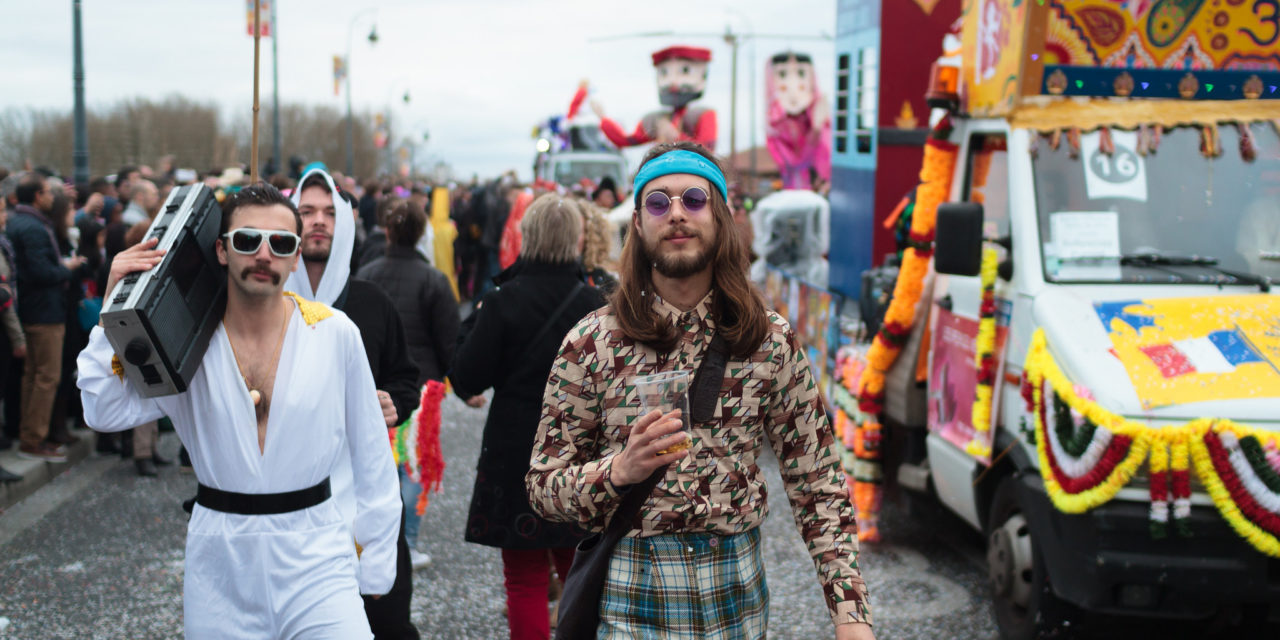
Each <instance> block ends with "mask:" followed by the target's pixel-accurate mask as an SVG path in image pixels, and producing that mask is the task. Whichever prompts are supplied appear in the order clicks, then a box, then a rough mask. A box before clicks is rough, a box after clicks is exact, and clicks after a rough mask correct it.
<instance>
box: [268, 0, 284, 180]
mask: <svg viewBox="0 0 1280 640" xmlns="http://www.w3.org/2000/svg"><path fill="white" fill-rule="evenodd" d="M278 42H280V27H279V26H278V25H277V24H276V3H275V2H272V3H271V164H272V165H274V166H275V170H276V171H280V169H281V167H283V166H284V160H282V159H281V157H280V51H279V48H278V47H277V46H276V44H277V43H278Z"/></svg>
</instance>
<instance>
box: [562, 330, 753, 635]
mask: <svg viewBox="0 0 1280 640" xmlns="http://www.w3.org/2000/svg"><path fill="white" fill-rule="evenodd" d="M727 359H728V354H727V350H726V348H725V341H724V337H723V336H721V335H720V333H719V332H716V335H715V338H713V339H712V340H711V344H710V346H708V347H707V353H706V354H705V355H704V356H703V358H702V363H701V364H700V365H699V366H698V372H697V373H696V374H694V377H693V384H691V385H690V387H689V393H690V395H689V407H690V411H689V413H690V417H691V418H692V419H693V420H692V422H707V421H709V420H711V418H712V417H714V416H715V408H716V399H717V398H718V397H719V395H720V384H721V383H722V382H723V381H724V367H725V363H726V361H727ZM667 466H669V465H664V466H662V467H659V468H658V469H655V470H654V472H653V473H652V474H650V475H649V477H648V478H646V479H645V480H644V481H643V482H640V483H638V484H635V485H632V486H631V487H628V488H627V489H626V495H624V496H623V498H622V504H620V505H618V508H617V509H616V510H615V511H614V512H613V517H612V518H610V519H609V524H608V526H606V527H605V530H604V533H596V534H592V535H590V536H588V537H587V538H585V539H583V540H582V542H579V543H578V548H577V551H576V552H575V553H574V556H573V564H572V565H571V566H570V567H569V575H567V576H565V579H564V590H563V591H562V592H561V594H560V608H559V611H558V614H557V622H556V633H555V640H595V637H596V627H598V626H599V625H600V596H601V594H602V593H604V581H605V578H606V577H607V576H608V574H609V560H610V559H612V558H613V547H614V546H615V545H617V544H618V541H619V540H621V539H622V538H623V537H624V536H626V535H627V532H629V531H630V530H631V529H632V527H633V523H634V522H635V519H636V517H637V516H638V515H639V514H640V507H641V506H643V505H644V503H645V500H647V499H648V498H649V494H651V493H653V488H654V487H656V486H657V485H658V481H659V480H661V479H662V477H663V476H664V475H666V473H667Z"/></svg>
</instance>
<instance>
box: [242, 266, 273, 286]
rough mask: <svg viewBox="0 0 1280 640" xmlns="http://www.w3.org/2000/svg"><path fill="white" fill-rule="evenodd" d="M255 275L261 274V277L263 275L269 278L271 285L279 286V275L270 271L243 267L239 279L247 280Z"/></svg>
mask: <svg viewBox="0 0 1280 640" xmlns="http://www.w3.org/2000/svg"><path fill="white" fill-rule="evenodd" d="M255 273H261V274H262V275H265V276H271V284H273V285H276V284H280V274H278V273H276V272H274V271H272V270H270V269H260V268H258V267H245V269H244V270H243V271H241V272H240V279H241V280H248V279H249V276H251V275H253V274H255Z"/></svg>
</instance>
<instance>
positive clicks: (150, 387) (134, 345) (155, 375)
mask: <svg viewBox="0 0 1280 640" xmlns="http://www.w3.org/2000/svg"><path fill="white" fill-rule="evenodd" d="M221 224H222V208H221V207H220V206H219V205H218V200H217V199H216V198H215V197H214V195H213V192H212V191H210V190H209V188H208V187H206V186H204V185H203V184H194V185H189V186H184V187H178V188H176V189H174V190H173V192H171V193H170V194H169V199H168V200H166V201H165V203H164V208H163V209H161V211H160V214H159V215H157V216H156V218H155V220H153V221H152V222H151V228H150V229H148V230H147V235H146V236H145V238H146V239H151V238H159V239H160V244H159V245H157V248H158V249H165V250H166V251H167V253H166V254H165V255H164V257H163V258H162V259H161V261H160V264H158V265H156V266H155V268H153V269H150V270H148V271H142V272H137V273H131V274H129V275H127V276H125V277H124V278H123V279H121V280H120V282H119V283H118V284H116V287H115V289H114V290H113V291H111V292H109V296H108V298H107V299H106V300H105V304H104V305H103V310H102V326H103V328H104V330H105V331H106V334H107V340H108V341H110V342H111V346H112V348H114V349H115V352H116V353H117V354H118V355H119V356H120V360H121V364H122V365H123V367H124V372H125V375H127V376H128V377H129V382H131V383H132V384H133V387H134V388H135V389H137V390H138V392H139V393H141V394H142V395H143V396H145V397H148V398H152V397H155V396H163V395H171V394H175V393H182V392H183V391H186V390H187V385H189V384H190V383H191V378H192V376H194V375H195V373H196V370H197V369H199V368H200V361H201V360H202V359H203V358H204V353H205V350H207V349H208V348H209V340H210V338H212V337H213V332H214V330H215V329H217V327H218V323H219V322H220V321H221V320H222V312H223V309H224V308H225V307H226V289H227V275H226V269H225V268H224V267H223V266H222V265H220V264H219V263H218V257H217V254H216V253H215V251H214V243H215V242H216V241H217V238H218V230H219V226H220V225H221Z"/></svg>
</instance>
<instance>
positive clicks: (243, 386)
mask: <svg viewBox="0 0 1280 640" xmlns="http://www.w3.org/2000/svg"><path fill="white" fill-rule="evenodd" d="M223 210H224V214H223V219H222V234H221V237H220V239H219V242H218V246H217V254H218V258H219V261H220V262H222V264H224V265H226V266H227V269H228V274H227V279H228V287H227V303H226V311H225V313H224V314H223V320H222V323H221V324H220V325H219V326H218V329H217V330H216V331H215V333H214V335H213V338H212V339H211V341H210V344H209V348H208V351H207V352H206V353H205V356H204V360H203V362H202V364H201V367H200V369H199V370H198V371H197V372H196V374H195V377H194V378H193V379H192V380H191V383H190V385H189V388H188V390H187V391H186V392H183V393H180V394H177V395H171V396H165V397H160V398H143V397H142V396H140V395H139V394H138V393H137V392H136V391H135V390H134V389H133V387H132V386H131V385H130V383H129V382H128V380H127V379H125V378H124V377H123V375H122V371H123V370H122V369H120V368H119V367H120V365H119V362H120V361H119V360H118V359H117V358H116V356H115V354H114V353H113V351H112V348H111V345H110V343H109V342H108V341H107V339H106V337H105V335H104V333H103V331H102V329H101V328H95V329H94V330H93V331H92V333H91V335H90V339H89V346H88V347H86V348H85V350H84V351H83V352H81V354H80V357H79V359H78V360H77V366H78V367H79V380H78V385H79V387H80V389H81V394H82V397H83V400H84V409H85V421H86V422H87V423H88V424H89V425H90V426H91V427H93V428H94V429H97V430H99V431H117V430H122V429H126V428H129V427H132V426H133V425H136V424H140V423H142V422H146V421H149V420H155V419H158V418H160V417H161V416H165V415H167V416H169V417H170V418H171V419H172V420H173V423H174V427H175V429H176V430H177V432H178V435H179V436H180V437H181V438H182V442H183V443H184V444H185V445H186V447H187V449H188V451H189V452H190V454H191V460H192V465H193V467H194V469H195V473H196V478H197V479H198V480H199V483H200V486H199V492H198V494H197V501H196V506H195V508H194V510H193V512H192V515H191V520H190V522H189V523H188V526H187V545H186V571H185V577H184V581H183V615H184V624H185V631H186V637H187V638H189V639H197V640H198V639H201V638H246V639H248V638H254V639H259V638H282V639H283V638H307V639H312V638H325V639H328V638H334V639H338V638H341V639H343V640H346V639H349V638H370V637H371V633H370V631H369V625H368V622H367V621H366V619H365V616H364V611H363V607H362V603H361V599H360V594H361V593H365V594H375V595H376V594H383V593H386V592H387V591H389V590H390V589H391V586H392V582H393V580H394V578H395V561H396V530H397V527H398V526H399V520H400V499H399V496H398V494H397V491H396V486H397V484H396V475H395V471H394V468H393V463H392V457H391V448H390V444H389V442H388V439H387V433H386V427H385V422H384V418H383V415H382V410H381V408H380V407H379V403H378V399H377V395H376V392H375V388H374V384H373V378H372V377H371V376H370V374H369V368H368V364H367V362H366V358H365V355H364V348H363V346H362V344H361V340H360V334H359V332H358V330H357V329H356V327H355V325H354V324H352V322H351V321H350V320H349V319H348V318H347V317H346V316H345V315H344V314H342V313H341V312H337V311H334V310H332V309H330V308H328V307H327V306H325V305H323V304H319V303H315V302H310V301H307V300H302V299H298V298H297V297H296V296H292V295H289V294H282V290H283V285H284V279H285V277H286V276H287V275H288V274H289V273H290V272H292V271H293V270H295V269H297V266H298V247H299V244H300V240H299V236H298V233H297V232H300V231H301V220H300V218H299V217H298V213H297V209H296V208H295V207H294V205H293V204H292V203H291V202H289V201H288V200H287V199H286V198H285V197H284V196H283V195H281V194H280V192H279V191H276V189H275V188H273V187H271V186H269V185H255V186H251V187H247V188H245V189H243V190H241V191H240V192H238V193H236V194H233V195H232V196H230V197H229V198H228V201H227V202H226V203H225V204H224V206H223ZM155 245H156V241H155V240H154V239H152V240H147V241H145V242H143V243H142V244H139V245H136V246H134V247H132V248H130V249H128V250H126V251H124V252H122V253H120V254H119V255H117V256H116V258H115V261H114V262H113V264H112V268H111V274H110V277H109V280H108V290H110V288H111V287H113V286H114V283H115V282H117V281H118V280H119V279H120V278H122V277H123V276H125V275H127V274H129V273H133V272H138V271H145V270H147V269H150V268H152V267H154V266H155V265H156V264H158V262H159V260H160V255H161V254H160V252H158V251H156V250H155ZM277 364H278V366H277ZM117 372H120V373H117ZM340 461H342V462H344V463H345V464H347V465H348V466H354V467H355V468H357V469H360V470H361V472H360V473H358V474H355V482H354V486H353V487H352V491H353V494H354V502H355V505H356V506H355V515H354V522H355V526H354V531H353V529H352V528H351V525H350V520H348V519H347V518H345V517H344V516H343V514H342V513H341V512H340V510H339V508H338V505H337V502H336V501H335V500H333V499H330V498H329V495H330V488H329V476H330V475H331V474H332V473H334V470H335V469H336V468H337V467H338V465H339V462H340ZM353 533H354V538H355V542H356V543H358V544H359V545H361V547H362V548H363V553H362V554H360V555H359V556H358V557H357V553H356V545H355V544H353V543H352V542H353V541H352V537H353Z"/></svg>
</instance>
